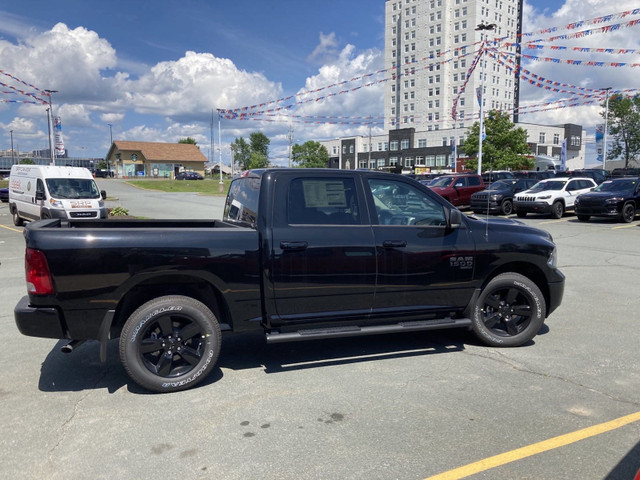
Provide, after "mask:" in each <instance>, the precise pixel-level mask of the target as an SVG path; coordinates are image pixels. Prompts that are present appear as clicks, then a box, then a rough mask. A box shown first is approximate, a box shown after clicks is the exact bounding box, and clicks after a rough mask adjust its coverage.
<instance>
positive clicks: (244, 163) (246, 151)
mask: <svg viewBox="0 0 640 480" xmlns="http://www.w3.org/2000/svg"><path fill="white" fill-rule="evenodd" d="M231 155H232V161H233V164H234V165H238V166H239V167H240V169H241V170H248V169H249V160H250V159H251V146H250V145H249V144H248V143H247V141H246V140H245V139H244V138H242V137H237V138H236V139H235V140H234V141H233V143H232V144H231Z"/></svg>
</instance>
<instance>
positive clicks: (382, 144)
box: [320, 123, 585, 173]
mask: <svg viewBox="0 0 640 480" xmlns="http://www.w3.org/2000/svg"><path fill="white" fill-rule="evenodd" d="M516 126H517V127H521V128H523V129H524V130H526V131H527V137H528V141H527V143H528V144H529V150H530V154H531V156H535V155H547V156H550V157H554V158H557V159H558V160H560V155H561V152H562V143H563V141H566V142H565V143H566V152H567V157H566V168H567V170H575V169H577V168H584V165H585V141H584V139H585V132H584V130H583V128H582V127H581V126H580V125H574V124H564V125H555V126H551V125H537V124H529V123H517V124H516ZM467 130H468V129H467V128H458V129H446V130H445V129H442V130H416V129H415V128H401V129H395V130H389V131H388V132H387V133H386V134H383V135H373V136H371V137H369V136H365V135H361V136H352V137H343V138H337V139H332V140H325V141H320V143H321V144H322V145H324V146H325V147H326V149H327V152H328V153H329V165H328V166H329V167H330V168H341V169H347V170H350V169H356V168H366V169H369V170H385V171H392V172H397V173H424V172H431V171H433V172H448V171H461V170H464V162H465V160H466V158H467V157H466V155H465V154H464V151H463V150H462V148H461V147H460V145H462V144H463V143H464V140H465V138H466V135H467ZM454 144H455V145H456V146H457V155H455V156H454V149H453V145H454ZM483 167H484V168H483V170H487V169H490V165H487V164H485V165H483Z"/></svg>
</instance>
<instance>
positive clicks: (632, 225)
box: [611, 223, 638, 230]
mask: <svg viewBox="0 0 640 480" xmlns="http://www.w3.org/2000/svg"><path fill="white" fill-rule="evenodd" d="M637 226H638V224H637V223H630V224H628V225H619V226H617V227H611V230H617V229H618V228H631V227H637Z"/></svg>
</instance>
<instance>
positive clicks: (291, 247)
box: [280, 242, 309, 252]
mask: <svg viewBox="0 0 640 480" xmlns="http://www.w3.org/2000/svg"><path fill="white" fill-rule="evenodd" d="M308 246H309V244H308V243H307V242H280V248H281V249H282V250H288V251H290V252H301V251H302V250H306V249H307V247H308Z"/></svg>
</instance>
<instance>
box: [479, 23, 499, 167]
mask: <svg viewBox="0 0 640 480" xmlns="http://www.w3.org/2000/svg"><path fill="white" fill-rule="evenodd" d="M494 28H496V24H495V23H488V24H487V23H484V22H483V23H481V24H479V25H478V26H477V27H476V31H479V32H480V39H481V43H480V48H481V49H482V52H481V54H480V95H478V99H479V101H480V134H479V135H478V175H482V140H483V138H482V135H483V133H484V54H485V52H486V51H487V49H486V47H485V46H484V31H485V30H493V29H494Z"/></svg>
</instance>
